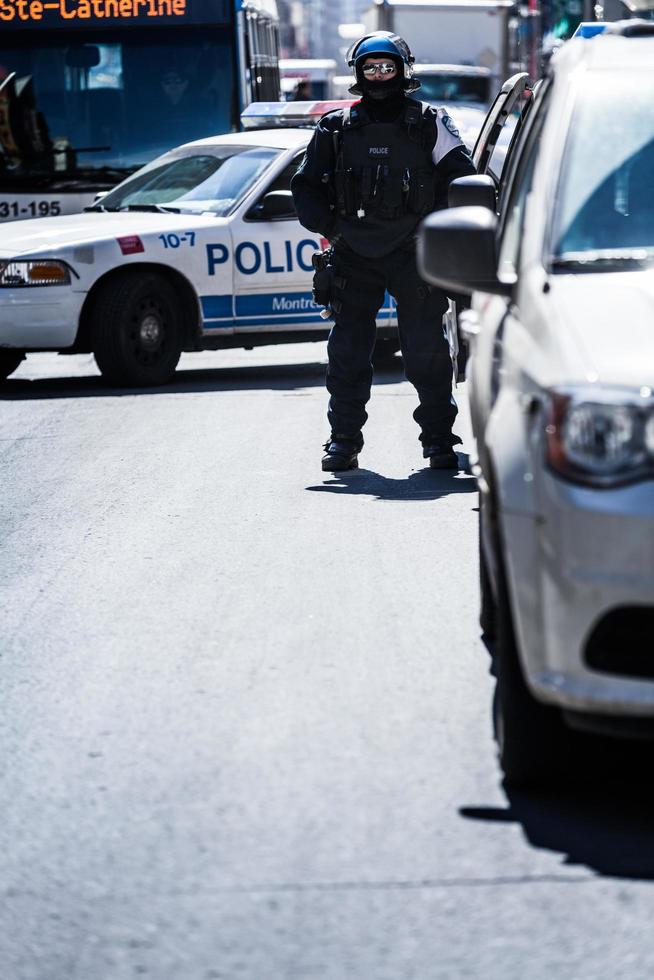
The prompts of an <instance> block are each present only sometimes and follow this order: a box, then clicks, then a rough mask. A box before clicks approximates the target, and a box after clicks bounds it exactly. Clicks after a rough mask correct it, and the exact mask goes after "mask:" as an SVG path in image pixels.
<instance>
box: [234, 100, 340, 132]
mask: <svg viewBox="0 0 654 980" xmlns="http://www.w3.org/2000/svg"><path fill="white" fill-rule="evenodd" d="M355 101H356V100H355V99H329V100H322V101H320V102H252V103H251V104H250V105H249V106H247V107H246V108H245V109H244V110H243V112H242V113H241V122H242V124H243V129H274V128H275V127H287V128H289V127H290V128H297V127H299V126H315V125H316V123H317V122H318V120H319V119H320V117H321V116H324V114H325V113H326V112H331V110H332V109H344V108H346V107H347V106H350V105H352V104H353V103H354V102H355Z"/></svg>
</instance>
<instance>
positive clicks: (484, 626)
mask: <svg viewBox="0 0 654 980" xmlns="http://www.w3.org/2000/svg"><path fill="white" fill-rule="evenodd" d="M479 498H480V505H479V599H480V604H479V626H480V627H481V631H482V633H483V635H484V637H485V638H486V639H487V640H490V641H493V640H495V639H496V638H497V603H496V602H495V595H494V593H493V586H492V583H491V578H490V574H489V572H488V565H487V563H486V557H485V555H484V549H483V546H482V543H481V521H482V516H481V494H480V495H479Z"/></svg>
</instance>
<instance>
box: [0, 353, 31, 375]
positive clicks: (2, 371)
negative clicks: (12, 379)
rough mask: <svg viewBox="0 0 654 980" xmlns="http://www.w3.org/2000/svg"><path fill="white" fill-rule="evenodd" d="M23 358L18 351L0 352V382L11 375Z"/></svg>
mask: <svg viewBox="0 0 654 980" xmlns="http://www.w3.org/2000/svg"><path fill="white" fill-rule="evenodd" d="M24 357H25V355H24V354H22V353H21V352H20V351H13V350H0V381H4V380H5V379H6V378H8V377H9V375H10V374H13V373H14V371H15V370H16V368H17V367H18V365H19V364H20V362H21V361H22V360H23V358H24Z"/></svg>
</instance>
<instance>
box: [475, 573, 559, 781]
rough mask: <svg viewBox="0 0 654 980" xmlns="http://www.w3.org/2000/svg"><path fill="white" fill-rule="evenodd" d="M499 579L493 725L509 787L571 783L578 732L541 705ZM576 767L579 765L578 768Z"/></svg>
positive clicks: (503, 585) (556, 713)
mask: <svg viewBox="0 0 654 980" xmlns="http://www.w3.org/2000/svg"><path fill="white" fill-rule="evenodd" d="M501 578H502V579H503V581H501V582H499V583H498V584H499V590H498V591H499V596H498V603H497V631H496V640H495V647H494V658H493V659H494V667H495V676H496V685H495V693H494V697H493V729H494V733H495V740H496V742H497V748H498V756H499V762H500V766H501V769H502V771H503V773H504V779H505V782H506V784H507V785H509V786H513V787H516V788H532V789H533V788H538V787H541V786H544V785H552V784H557V783H560V782H565V781H567V779H568V778H569V777H570V776H571V775H572V774H573V770H571V768H570V766H571V764H572V759H573V755H574V751H575V739H574V733H572V732H571V731H570V730H569V729H568V728H567V727H566V725H565V723H564V721H563V718H562V716H561V712H560V711H559V710H558V709H556V708H553V707H549V706H548V705H544V704H541V702H540V701H537V700H536V698H534V697H533V695H532V694H531V692H530V691H529V688H528V687H527V684H526V682H525V679H524V676H523V672H522V668H521V666H520V660H519V656H518V650H517V645H516V637H515V631H514V625H513V616H512V614H511V608H510V602H509V597H508V592H507V587H506V579H505V576H503V575H502V576H501ZM573 769H574V766H573Z"/></svg>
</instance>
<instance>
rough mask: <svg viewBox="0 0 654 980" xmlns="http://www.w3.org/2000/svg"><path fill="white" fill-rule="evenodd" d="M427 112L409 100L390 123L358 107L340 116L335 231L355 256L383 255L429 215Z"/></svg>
mask: <svg viewBox="0 0 654 980" xmlns="http://www.w3.org/2000/svg"><path fill="white" fill-rule="evenodd" d="M430 111H431V110H430V108H429V106H427V105H425V104H423V103H421V102H415V101H413V100H411V102H410V104H409V105H407V107H406V109H405V110H404V113H403V115H402V116H401V117H400V118H399V119H398V120H396V121H395V122H392V123H376V122H372V121H371V120H370V118H369V116H368V115H367V113H366V111H365V109H364V108H363V106H361V105H355V106H352V107H351V108H350V109H346V110H345V112H344V113H343V129H342V132H340V133H335V134H334V150H335V157H336V167H335V170H334V173H333V189H334V195H335V205H336V212H337V214H338V221H337V230H338V232H339V233H340V234H341V235H342V236H343V239H344V240H345V243H346V244H347V245H349V246H350V248H352V249H354V251H356V252H359V253H360V254H361V255H366V256H369V257H371V258H372V257H379V256H381V255H387V254H388V253H389V252H391V251H393V249H394V248H397V246H398V245H400V244H401V243H402V242H403V241H405V240H406V239H407V238H409V236H410V235H411V233H412V232H413V231H414V229H415V227H416V226H417V224H418V223H419V221H420V219H421V218H422V217H423V216H424V215H426V214H428V213H429V212H430V211H431V210H433V207H434V176H435V174H434V164H433V160H432V150H433V136H434V130H433V127H430V126H429V125H428V120H427V119H426V116H427V114H428V113H429V112H430Z"/></svg>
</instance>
